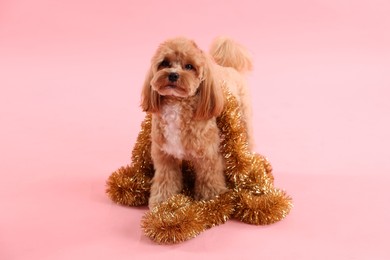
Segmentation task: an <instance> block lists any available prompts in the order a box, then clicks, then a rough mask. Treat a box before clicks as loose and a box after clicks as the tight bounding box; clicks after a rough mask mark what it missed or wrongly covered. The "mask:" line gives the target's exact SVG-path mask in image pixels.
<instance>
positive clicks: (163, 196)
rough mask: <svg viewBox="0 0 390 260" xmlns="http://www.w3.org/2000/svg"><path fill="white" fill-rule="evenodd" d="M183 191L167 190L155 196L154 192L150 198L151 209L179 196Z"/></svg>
mask: <svg viewBox="0 0 390 260" xmlns="http://www.w3.org/2000/svg"><path fill="white" fill-rule="evenodd" d="M180 191H181V189H179V188H178V189H174V190H165V191H164V192H161V190H160V192H159V193H156V194H154V192H152V193H151V196H150V198H149V204H148V206H149V209H153V208H154V207H155V206H157V205H158V204H160V203H161V202H164V201H167V200H168V199H169V198H171V197H172V196H174V195H176V194H179V193H180Z"/></svg>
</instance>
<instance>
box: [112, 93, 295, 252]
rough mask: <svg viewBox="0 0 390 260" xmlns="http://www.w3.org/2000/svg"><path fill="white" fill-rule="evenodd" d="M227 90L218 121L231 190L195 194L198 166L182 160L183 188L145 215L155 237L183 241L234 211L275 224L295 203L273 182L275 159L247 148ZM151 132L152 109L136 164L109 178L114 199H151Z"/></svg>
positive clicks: (235, 105) (137, 203)
mask: <svg viewBox="0 0 390 260" xmlns="http://www.w3.org/2000/svg"><path fill="white" fill-rule="evenodd" d="M224 94H225V106H224V111H223V112H222V114H221V115H220V116H219V117H218V118H217V124H218V127H219V130H220V135H221V139H222V141H221V152H222V154H223V156H224V158H225V164H226V170H225V175H226V180H227V185H228V188H229V191H228V192H226V193H224V194H220V195H218V196H216V197H215V198H213V199H211V200H207V201H195V200H193V199H192V195H193V187H194V179H195V178H194V170H193V168H192V166H191V164H190V163H189V162H183V166H182V172H183V179H184V189H183V192H182V194H178V195H175V196H173V197H171V198H170V199H168V200H167V201H165V202H163V203H160V204H159V205H157V206H156V207H155V208H154V209H153V210H151V211H148V212H146V213H145V215H144V217H143V218H142V223H141V227H142V229H143V230H144V233H145V235H146V236H148V237H149V238H150V239H152V240H153V241H155V242H157V243H160V244H173V243H180V242H183V241H185V240H188V239H190V238H193V237H195V236H197V235H198V234H200V233H201V232H203V231H204V230H206V229H208V228H211V227H213V226H215V225H220V224H223V223H225V222H226V221H227V220H228V219H230V218H232V217H234V218H236V219H238V220H240V221H243V222H245V223H249V224H255V225H265V224H271V223H274V222H277V221H280V220H281V219H283V218H284V217H286V216H287V214H288V213H289V212H290V210H291V208H292V201H291V198H290V197H289V196H288V195H287V194H286V193H285V192H284V191H282V190H279V189H277V188H275V187H274V178H273V175H272V167H271V164H270V163H269V162H268V160H267V159H266V158H265V157H263V156H261V155H259V154H256V153H252V152H251V151H250V150H249V148H248V137H247V134H246V130H245V129H246V128H245V122H243V121H242V119H241V113H240V110H239V105H238V103H237V100H236V99H235V98H234V96H233V95H232V94H231V93H230V92H229V91H228V90H226V89H224ZM150 133H151V114H147V115H146V117H145V120H144V121H143V123H142V125H141V131H140V133H139V135H138V138H137V141H136V144H135V146H134V149H133V152H132V157H131V161H132V164H131V165H130V166H126V167H121V168H120V169H118V170H117V171H116V172H114V173H112V175H111V176H110V177H109V178H108V180H107V194H108V196H109V197H110V198H111V199H112V200H113V201H114V202H116V203H119V204H122V205H128V206H141V205H147V203H148V199H149V195H150V194H149V191H150V186H151V180H152V178H153V174H154V169H153V162H152V159H151V155H150V150H151V140H150Z"/></svg>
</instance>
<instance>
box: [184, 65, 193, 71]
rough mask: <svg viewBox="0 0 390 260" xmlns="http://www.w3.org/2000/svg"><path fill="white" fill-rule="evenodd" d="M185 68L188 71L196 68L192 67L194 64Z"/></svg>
mask: <svg viewBox="0 0 390 260" xmlns="http://www.w3.org/2000/svg"><path fill="white" fill-rule="evenodd" d="M184 68H185V69H186V70H193V69H194V66H192V64H186V65H185V66H184Z"/></svg>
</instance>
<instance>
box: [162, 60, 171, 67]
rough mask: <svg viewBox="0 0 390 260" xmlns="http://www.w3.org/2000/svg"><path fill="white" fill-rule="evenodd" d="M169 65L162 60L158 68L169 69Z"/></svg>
mask: <svg viewBox="0 0 390 260" xmlns="http://www.w3.org/2000/svg"><path fill="white" fill-rule="evenodd" d="M170 65H171V64H170V63H169V61H167V60H163V61H162V62H161V63H160V67H163V68H166V67H169V66H170Z"/></svg>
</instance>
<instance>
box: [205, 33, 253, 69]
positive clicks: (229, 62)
mask: <svg viewBox="0 0 390 260" xmlns="http://www.w3.org/2000/svg"><path fill="white" fill-rule="evenodd" d="M210 55H211V56H212V57H213V58H214V60H215V62H216V63H217V64H219V65H221V66H223V67H232V68H234V69H236V70H237V71H239V72H246V71H250V70H252V66H253V65H252V58H251V55H250V54H249V51H248V50H247V49H246V48H244V47H243V46H241V45H240V44H238V43H236V42H235V41H233V40H232V39H229V38H226V37H218V38H216V39H215V40H214V42H213V43H212V45H211V48H210Z"/></svg>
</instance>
